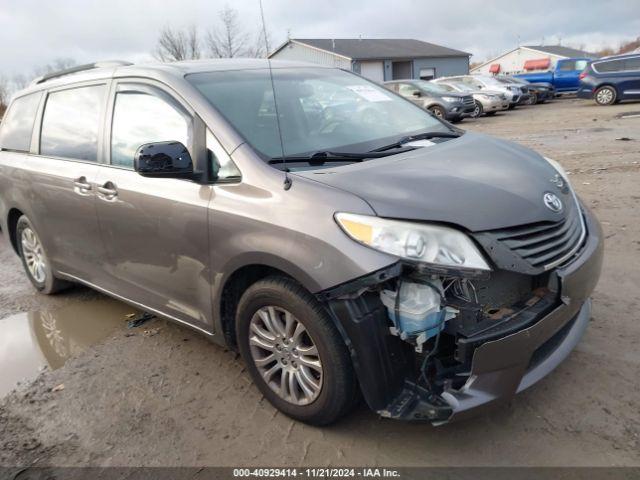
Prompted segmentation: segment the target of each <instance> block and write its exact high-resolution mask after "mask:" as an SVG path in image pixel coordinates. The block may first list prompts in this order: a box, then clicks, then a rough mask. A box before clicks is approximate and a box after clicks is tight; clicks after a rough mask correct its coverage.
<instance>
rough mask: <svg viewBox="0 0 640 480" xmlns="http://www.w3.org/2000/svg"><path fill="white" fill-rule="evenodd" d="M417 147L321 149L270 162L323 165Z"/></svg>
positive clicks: (275, 158)
mask: <svg viewBox="0 0 640 480" xmlns="http://www.w3.org/2000/svg"><path fill="white" fill-rule="evenodd" d="M414 148H415V147H411V146H407V147H402V148H400V149H398V150H395V151H393V152H378V151H373V152H362V153H350V152H331V151H320V152H314V153H312V154H310V155H287V156H285V157H274V158H271V159H270V160H269V164H270V165H273V164H277V163H287V162H307V163H308V164H309V165H323V164H325V163H327V162H361V161H362V160H367V159H369V158H382V157H388V156H390V155H395V154H397V153H403V152H408V151H411V150H413V149H414Z"/></svg>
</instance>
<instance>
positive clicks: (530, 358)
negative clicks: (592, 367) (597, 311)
mask: <svg viewBox="0 0 640 480" xmlns="http://www.w3.org/2000/svg"><path fill="white" fill-rule="evenodd" d="M585 221H586V226H587V230H588V236H587V238H586V241H585V244H584V246H583V247H582V249H581V252H580V254H579V256H577V257H576V258H574V259H573V261H571V263H569V264H567V265H565V266H563V267H559V268H557V269H555V270H554V271H553V272H551V274H550V275H551V276H552V277H554V279H553V281H554V282H555V283H556V285H557V291H556V292H554V294H553V301H552V303H545V302H543V301H541V302H540V303H539V304H537V305H536V306H535V307H534V308H531V309H530V310H528V311H526V312H523V313H522V314H519V315H515V316H514V317H513V321H511V327H510V328H507V329H502V330H501V329H497V331H492V332H491V333H490V334H489V335H487V334H486V333H485V334H483V335H482V336H476V337H473V336H472V337H470V338H464V339H462V340H460V341H459V345H458V348H459V349H461V350H462V351H463V352H464V351H465V348H466V351H467V352H468V354H469V359H468V361H467V363H468V364H469V365H470V368H469V369H468V371H466V372H464V378H463V382H464V383H463V384H460V381H458V382H456V381H455V379H454V380H453V381H446V382H444V385H443V386H442V387H441V388H439V389H435V388H430V385H429V384H428V382H427V384H424V383H421V382H420V381H419V376H420V372H419V370H418V369H417V368H416V364H417V362H416V355H415V352H414V351H413V349H412V348H407V343H406V342H403V341H402V340H401V339H400V338H398V337H396V336H393V335H390V333H389V321H388V317H387V310H386V308H385V307H384V306H383V305H382V304H381V302H380V301H379V299H378V297H377V296H376V295H372V294H367V293H366V292H367V288H370V287H371V286H372V285H375V283H376V282H377V283H380V282H384V281H385V280H387V279H389V278H393V277H397V276H399V275H401V274H402V268H403V267H402V265H400V264H396V265H394V266H393V267H391V268H389V269H386V270H384V271H381V272H375V273H374V274H372V275H370V276H368V277H365V278H362V279H359V280H357V281H355V282H352V283H350V284H348V285H343V286H341V287H338V288H336V289H332V290H330V291H325V292H322V293H321V294H319V298H320V299H321V300H322V301H323V302H324V303H325V305H327V307H328V310H329V311H330V313H331V314H332V316H333V318H334V320H335V321H336V324H337V326H338V328H339V329H340V331H341V333H342V335H343V338H344V339H345V342H346V343H347V345H348V347H349V349H350V351H351V355H352V359H353V362H354V366H355V369H356V372H357V374H358V378H359V382H360V387H361V390H362V393H363V396H364V398H365V400H366V402H367V404H368V405H369V406H370V408H371V409H372V410H374V411H376V412H378V413H379V414H380V415H382V416H385V417H390V418H396V419H403V420H427V421H430V422H432V423H434V424H442V423H446V422H449V421H454V420H460V419H464V418H467V417H470V416H473V415H476V414H477V413H478V412H479V411H480V410H482V409H484V408H485V407H488V406H493V405H496V404H499V403H501V402H504V401H508V400H509V399H511V398H512V397H513V396H514V395H515V394H516V393H518V392H520V391H522V390H524V389H526V388H528V387H529V386H531V385H533V384H534V383H536V382H537V381H538V380H540V379H542V378H543V377H544V376H546V375H547V374H548V373H550V372H551V371H552V370H553V369H554V368H555V367H556V366H558V365H559V364H560V363H561V362H562V361H563V360H564V359H565V358H566V357H567V356H568V354H569V353H570V352H571V350H572V349H573V348H574V347H575V346H576V344H577V343H578V341H579V340H580V338H581V337H582V334H583V333H584V331H585V329H586V326H587V324H588V322H589V318H590V312H591V302H590V299H589V296H590V295H591V292H592V291H593V289H594V288H595V285H596V283H597V281H598V277H599V275H600V270H601V266H602V257H603V243H602V230H601V228H600V225H599V224H598V222H597V220H596V219H595V218H594V217H592V216H591V214H590V213H589V212H588V211H586V212H585ZM547 299H548V298H547ZM514 324H515V325H516V326H517V328H516V327H514ZM453 375H460V373H459V372H458V373H455V374H453Z"/></svg>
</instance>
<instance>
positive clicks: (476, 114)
mask: <svg viewBox="0 0 640 480" xmlns="http://www.w3.org/2000/svg"><path fill="white" fill-rule="evenodd" d="M474 103H475V108H474V109H473V112H471V118H478V117H479V116H480V115H482V111H483V110H484V109H483V108H482V104H481V103H480V102H478V101H477V100H476V101H475V102H474Z"/></svg>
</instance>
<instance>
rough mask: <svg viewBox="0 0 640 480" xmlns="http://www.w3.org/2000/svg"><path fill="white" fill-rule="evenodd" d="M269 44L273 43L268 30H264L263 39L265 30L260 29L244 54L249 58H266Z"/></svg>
mask: <svg viewBox="0 0 640 480" xmlns="http://www.w3.org/2000/svg"><path fill="white" fill-rule="evenodd" d="M271 45H273V42H272V39H271V33H270V32H269V31H267V32H266V40H265V32H264V31H263V30H262V29H260V31H259V32H258V35H256V38H255V41H254V42H253V44H252V45H250V46H249V47H248V48H247V49H246V56H247V57H251V58H267V57H268V56H269V48H270V46H271Z"/></svg>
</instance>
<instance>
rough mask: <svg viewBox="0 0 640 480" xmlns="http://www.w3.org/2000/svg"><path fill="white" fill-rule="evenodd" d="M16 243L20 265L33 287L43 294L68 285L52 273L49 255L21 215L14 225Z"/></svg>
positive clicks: (29, 224)
mask: <svg viewBox="0 0 640 480" xmlns="http://www.w3.org/2000/svg"><path fill="white" fill-rule="evenodd" d="M16 244H17V246H18V254H19V255H20V258H21V260H22V265H23V266H24V270H25V272H26V274H27V277H28V278H29V280H30V281H31V283H32V284H33V286H34V287H36V289H37V290H38V291H39V292H40V293H44V294H45V295H50V294H52V293H56V292H59V291H60V290H63V289H65V288H67V287H68V286H69V284H68V283H67V282H65V281H63V280H60V279H58V278H56V277H55V276H54V275H53V270H52V269H51V264H50V263H49V257H48V256H47V253H46V252H45V250H44V246H43V245H42V242H41V241H40V237H39V236H38V234H37V232H36V230H35V228H34V227H33V225H32V224H31V221H30V220H29V219H28V218H27V217H26V215H22V216H21V217H20V218H19V219H18V223H17V225H16Z"/></svg>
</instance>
